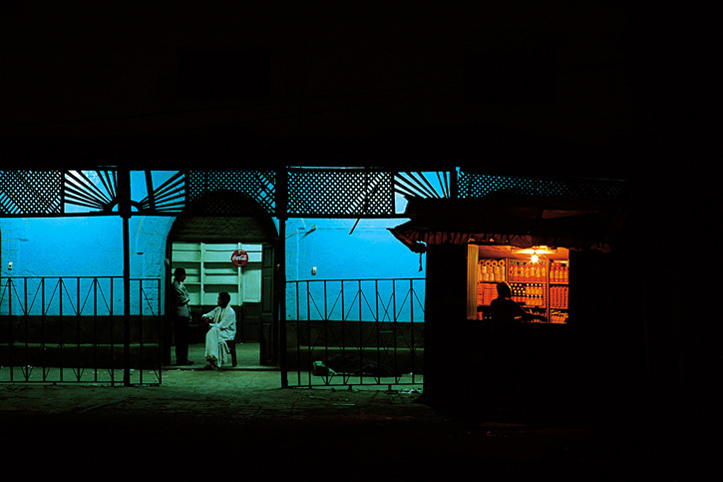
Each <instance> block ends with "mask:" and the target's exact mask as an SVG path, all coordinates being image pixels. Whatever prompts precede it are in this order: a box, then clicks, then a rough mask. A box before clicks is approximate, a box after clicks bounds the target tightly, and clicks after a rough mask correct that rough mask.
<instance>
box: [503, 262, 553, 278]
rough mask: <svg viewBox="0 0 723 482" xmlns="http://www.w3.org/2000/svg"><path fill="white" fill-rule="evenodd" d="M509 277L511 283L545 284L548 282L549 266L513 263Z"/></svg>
mask: <svg viewBox="0 0 723 482" xmlns="http://www.w3.org/2000/svg"><path fill="white" fill-rule="evenodd" d="M508 275H509V280H510V282H511V283H545V282H547V265H546V264H545V263H533V262H529V263H525V262H522V261H518V262H512V263H510V267H509V273H508Z"/></svg>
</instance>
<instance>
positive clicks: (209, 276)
mask: <svg viewBox="0 0 723 482" xmlns="http://www.w3.org/2000/svg"><path fill="white" fill-rule="evenodd" d="M278 242H279V235H278V230H277V228H276V225H275V223H274V221H273V219H272V218H271V216H270V215H269V214H268V213H267V212H266V211H264V209H263V208H262V207H261V206H260V205H259V204H258V203H257V202H256V201H254V200H253V199H251V198H250V197H248V196H246V195H244V194H240V193H236V192H229V191H212V192H208V193H206V194H204V195H203V196H202V197H201V198H199V199H198V200H196V201H194V202H193V203H190V204H189V205H188V206H187V208H186V210H185V211H184V213H183V214H182V215H180V216H179V217H178V218H176V220H175V221H174V223H173V225H172V227H171V230H170V232H169V234H168V237H167V243H166V252H167V258H168V260H169V263H168V264H167V267H166V276H167V281H168V282H169V283H170V282H171V280H172V273H173V270H174V269H175V268H176V267H179V266H180V267H184V268H185V269H186V271H187V273H188V278H187V281H186V285H187V288H188V289H189V294H190V295H191V303H190V306H191V315H192V322H191V325H192V331H191V343H202V342H203V338H202V337H203V335H204V333H203V330H202V329H201V328H200V325H199V320H200V316H201V314H203V313H205V312H208V311H210V310H211V309H212V308H213V307H214V306H215V302H216V296H217V295H218V293H219V292H221V291H226V292H228V293H229V294H230V295H231V304H232V306H233V308H234V310H235V311H236V317H237V335H236V341H237V342H242V343H246V344H248V345H249V346H258V361H257V363H256V364H259V365H276V364H277V362H278V357H279V352H278V336H277V333H278V319H277V312H276V310H275V300H274V291H275V280H274V271H275V269H274V266H275V256H276V246H277V245H278ZM239 249H240V250H243V251H245V252H246V253H247V254H248V261H247V263H246V264H245V265H243V266H237V264H240V263H236V264H234V263H233V261H232V255H233V253H234V252H235V251H237V250H239Z"/></svg>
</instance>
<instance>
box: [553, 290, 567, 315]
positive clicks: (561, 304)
mask: <svg viewBox="0 0 723 482" xmlns="http://www.w3.org/2000/svg"><path fill="white" fill-rule="evenodd" d="M568 293H569V288H568V287H567V286H550V308H558V309H567V299H568Z"/></svg>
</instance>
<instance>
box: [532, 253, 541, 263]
mask: <svg viewBox="0 0 723 482" xmlns="http://www.w3.org/2000/svg"><path fill="white" fill-rule="evenodd" d="M539 259H540V258H538V257H537V252H535V251H533V252H532V258H530V260H531V261H532V262H533V263H537V261H539Z"/></svg>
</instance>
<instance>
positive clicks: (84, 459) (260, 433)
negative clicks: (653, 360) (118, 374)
mask: <svg viewBox="0 0 723 482" xmlns="http://www.w3.org/2000/svg"><path fill="white" fill-rule="evenodd" d="M278 387H279V373H278V372H271V371H244V370H235V371H200V370H179V369H172V370H166V371H165V372H164V374H163V385H161V386H157V387H115V388H114V387H106V386H52V385H48V386H42V385H0V400H1V402H0V427H2V431H1V432H0V433H2V436H1V437H0V453H2V454H3V457H4V458H5V460H7V461H10V464H11V465H12V466H15V465H18V466H25V467H28V468H32V469H33V474H34V475H48V476H50V475H55V474H58V473H60V472H63V473H67V474H68V475H72V476H73V478H74V479H86V478H87V479H91V478H92V479H93V480H95V479H97V478H99V477H100V478H104V479H113V480H120V479H124V478H127V477H128V476H144V477H145V476H158V477H164V478H167V477H178V478H180V479H181V480H201V479H210V478H212V477H216V476H218V475H220V474H222V473H224V474H226V473H227V474H229V475H230V474H234V475H233V477H238V478H248V477H266V478H271V479H273V480H276V479H277V478H281V477H286V478H292V479H293V480H315V481H319V480H338V479H344V480H369V479H372V478H373V479H375V480H392V479H393V480H413V479H418V478H420V477H423V476H424V477H425V478H427V477H431V476H437V477H445V478H450V477H451V478H453V479H457V478H461V477H465V478H468V477H469V476H470V472H469V471H470V470H471V471H473V472H472V473H477V474H480V473H482V472H484V473H485V474H487V475H489V476H490V477H492V478H491V479H490V480H495V478H494V477H495V476H499V477H505V478H506V479H507V480H522V479H524V478H526V477H532V476H534V477H539V476H542V475H554V476H555V477H556V478H557V480H560V479H567V478H568V476H569V478H571V479H572V478H578V477H582V479H581V480H607V479H605V478H603V479H598V476H600V475H605V476H608V475H610V474H611V472H615V470H617V469H618V468H619V467H618V465H617V464H616V463H615V460H614V458H613V455H614V454H613V453H612V452H610V448H609V447H608V446H606V445H605V443H604V441H601V440H600V439H599V438H597V437H596V434H595V432H594V430H592V429H591V427H588V426H561V425H556V424H553V423H549V422H546V421H540V420H537V421H530V420H525V419H524V417H523V418H519V417H517V418H516V417H515V416H514V415H511V414H509V413H507V414H505V413H498V414H494V413H488V414H485V415H484V416H482V415H481V414H478V416H475V417H469V416H461V415H460V414H455V413H454V412H449V411H440V410H436V409H434V408H431V407H429V406H427V405H426V404H423V403H418V398H419V393H418V391H415V390H410V389H402V390H393V391H388V390H386V389H385V387H382V388H379V389H377V388H375V389H370V388H366V389H362V390H359V389H353V390H347V389H342V390H339V389H330V388H323V389H280V388H278ZM7 468H8V466H7V464H6V469H7ZM475 478H476V477H475Z"/></svg>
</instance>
